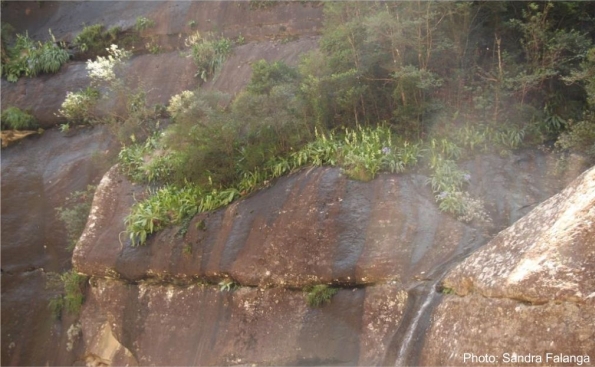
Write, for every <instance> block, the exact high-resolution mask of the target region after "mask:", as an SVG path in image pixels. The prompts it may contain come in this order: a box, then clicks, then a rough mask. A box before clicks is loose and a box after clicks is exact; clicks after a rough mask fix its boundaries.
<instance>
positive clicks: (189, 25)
mask: <svg viewBox="0 0 595 367" xmlns="http://www.w3.org/2000/svg"><path fill="white" fill-rule="evenodd" d="M188 27H190V28H196V20H191V21H189V22H188Z"/></svg>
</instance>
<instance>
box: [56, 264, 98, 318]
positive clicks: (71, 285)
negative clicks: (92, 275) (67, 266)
mask: <svg viewBox="0 0 595 367" xmlns="http://www.w3.org/2000/svg"><path fill="white" fill-rule="evenodd" d="M87 279H88V277H87V276H85V275H82V274H79V273H77V272H76V271H75V270H74V269H72V270H70V271H67V272H65V273H62V274H61V275H59V282H60V285H59V286H60V287H62V288H63V294H62V295H59V296H56V297H54V298H52V299H51V300H50V302H49V304H48V307H49V308H50V310H51V311H52V314H53V315H54V317H55V318H59V317H60V315H61V313H62V311H64V310H65V311H66V312H68V313H70V314H73V315H76V314H78V313H79V312H80V310H81V307H82V305H83V302H84V301H85V296H84V292H85V286H86V282H87Z"/></svg>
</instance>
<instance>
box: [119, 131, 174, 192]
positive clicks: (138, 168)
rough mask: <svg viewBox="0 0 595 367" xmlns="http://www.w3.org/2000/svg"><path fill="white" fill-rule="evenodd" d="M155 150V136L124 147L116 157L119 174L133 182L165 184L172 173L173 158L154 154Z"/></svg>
mask: <svg viewBox="0 0 595 367" xmlns="http://www.w3.org/2000/svg"><path fill="white" fill-rule="evenodd" d="M157 149H158V136H157V135H156V134H155V135H153V136H151V137H149V138H148V139H147V140H146V141H145V142H144V143H142V144H141V143H137V144H132V145H129V146H124V147H123V148H122V150H121V151H120V153H119V155H118V162H119V167H120V170H121V172H122V173H124V174H125V175H127V176H128V177H129V178H130V179H131V180H132V181H134V182H139V183H151V182H158V181H159V182H167V181H168V179H169V178H170V176H171V174H172V171H173V167H174V160H175V157H174V156H173V154H171V153H162V154H154V153H155V151H156V150H157ZM161 152H163V151H161Z"/></svg>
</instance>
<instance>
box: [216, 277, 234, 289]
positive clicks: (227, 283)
mask: <svg viewBox="0 0 595 367" xmlns="http://www.w3.org/2000/svg"><path fill="white" fill-rule="evenodd" d="M236 286H237V285H236V284H235V283H234V282H233V280H231V279H224V280H222V281H220V282H219V291H221V292H231V291H232V290H233V289H234V288H235V287H236Z"/></svg>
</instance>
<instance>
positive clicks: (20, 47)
mask: <svg viewBox="0 0 595 367" xmlns="http://www.w3.org/2000/svg"><path fill="white" fill-rule="evenodd" d="M50 35H51V37H52V40H51V41H47V42H45V43H42V42H35V41H33V40H32V39H31V38H29V35H28V34H27V33H25V35H21V34H18V35H17V36H16V41H15V44H14V46H13V47H11V48H8V49H7V50H6V52H4V55H3V56H4V57H3V58H2V73H3V75H4V76H6V79H7V80H8V81H9V82H16V81H17V80H18V79H19V78H20V77H21V76H22V75H23V74H24V75H25V76H28V77H34V76H36V75H38V74H41V73H55V72H57V71H58V70H60V67H61V66H62V65H63V64H64V63H66V62H67V61H68V59H69V58H70V56H69V55H68V52H67V51H66V50H64V49H63V48H61V47H59V46H58V45H57V44H56V39H55V38H54V35H53V34H52V32H51V30H50Z"/></svg>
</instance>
